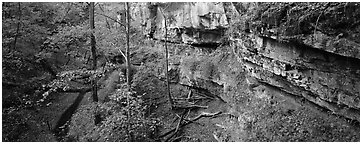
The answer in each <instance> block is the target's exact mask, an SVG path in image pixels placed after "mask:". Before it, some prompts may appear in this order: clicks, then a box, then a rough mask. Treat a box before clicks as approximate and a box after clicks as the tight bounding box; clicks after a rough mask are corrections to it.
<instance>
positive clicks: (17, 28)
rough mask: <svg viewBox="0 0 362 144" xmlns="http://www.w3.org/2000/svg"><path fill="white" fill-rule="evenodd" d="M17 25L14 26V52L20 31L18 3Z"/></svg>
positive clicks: (19, 8)
mask: <svg viewBox="0 0 362 144" xmlns="http://www.w3.org/2000/svg"><path fill="white" fill-rule="evenodd" d="M18 13H19V14H18V16H19V17H18V23H17V26H16V33H15V37H14V48H13V49H14V50H15V49H16V41H17V39H18V36H19V30H20V20H21V15H22V13H21V6H20V2H19V3H18Z"/></svg>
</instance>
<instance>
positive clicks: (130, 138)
mask: <svg viewBox="0 0 362 144" xmlns="http://www.w3.org/2000/svg"><path fill="white" fill-rule="evenodd" d="M126 9H127V18H126V19H127V48H126V56H127V57H126V63H127V85H128V90H129V91H130V90H131V74H130V72H131V68H130V67H131V66H130V58H129V27H130V21H129V20H130V16H129V3H128V2H126ZM129 96H130V95H129V94H127V106H128V111H127V118H128V124H127V130H128V132H130V130H131V129H130V127H131V106H130V99H129ZM128 139H129V141H133V140H132V133H129V134H128Z"/></svg>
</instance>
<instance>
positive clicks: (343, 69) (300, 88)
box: [234, 35, 360, 120]
mask: <svg viewBox="0 0 362 144" xmlns="http://www.w3.org/2000/svg"><path fill="white" fill-rule="evenodd" d="M246 37H247V41H246V40H245V39H237V40H235V43H234V44H235V45H234V53H235V54H236V55H237V57H238V60H239V61H240V62H241V63H243V64H244V66H245V68H246V69H247V70H248V71H249V72H250V74H251V75H252V76H254V77H256V78H257V79H258V80H259V81H262V82H265V83H268V84H270V85H273V86H276V87H278V88H280V89H282V90H284V91H286V92H288V93H291V94H293V95H298V96H300V97H304V98H306V99H307V100H309V101H312V102H314V103H316V104H318V105H320V106H322V107H325V108H327V109H329V110H331V111H332V112H334V113H336V114H338V115H343V116H345V117H348V118H350V119H355V120H359V101H360V98H359V59H355V58H349V57H344V56H340V55H336V54H333V53H329V52H325V51H321V50H318V49H315V48H312V47H309V46H306V45H300V44H294V43H279V42H277V41H276V40H273V39H270V38H265V37H258V36H254V35H250V36H246Z"/></svg>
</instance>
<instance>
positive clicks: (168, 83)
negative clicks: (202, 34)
mask: <svg viewBox="0 0 362 144" xmlns="http://www.w3.org/2000/svg"><path fill="white" fill-rule="evenodd" d="M166 8H167V7H166ZM166 8H165V9H166ZM160 11H161V13H162V15H163V17H164V20H165V40H164V42H165V61H166V62H165V64H166V81H167V82H166V85H167V94H168V100H169V103H170V105H171V108H173V99H172V96H171V90H170V78H169V75H168V49H167V19H168V17H166V15H165V13H164V10H162V9H161V8H160Z"/></svg>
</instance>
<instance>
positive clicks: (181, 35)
mask: <svg viewBox="0 0 362 144" xmlns="http://www.w3.org/2000/svg"><path fill="white" fill-rule="evenodd" d="M145 8H148V10H145ZM135 9H136V10H135V11H137V14H135V15H137V16H141V17H136V19H138V18H140V19H142V20H140V21H142V23H143V26H144V29H145V32H146V33H148V35H149V36H150V37H153V38H156V39H164V36H165V18H166V20H167V21H166V22H167V29H168V40H169V41H172V42H179V43H181V42H182V43H187V44H210V43H212V44H213V43H215V44H216V43H221V38H222V36H223V34H224V30H225V29H226V28H227V27H228V26H229V23H228V21H227V17H226V14H225V10H224V7H223V3H202V2H195V3H182V2H179V3H139V4H137V5H136V6H135Z"/></svg>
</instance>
